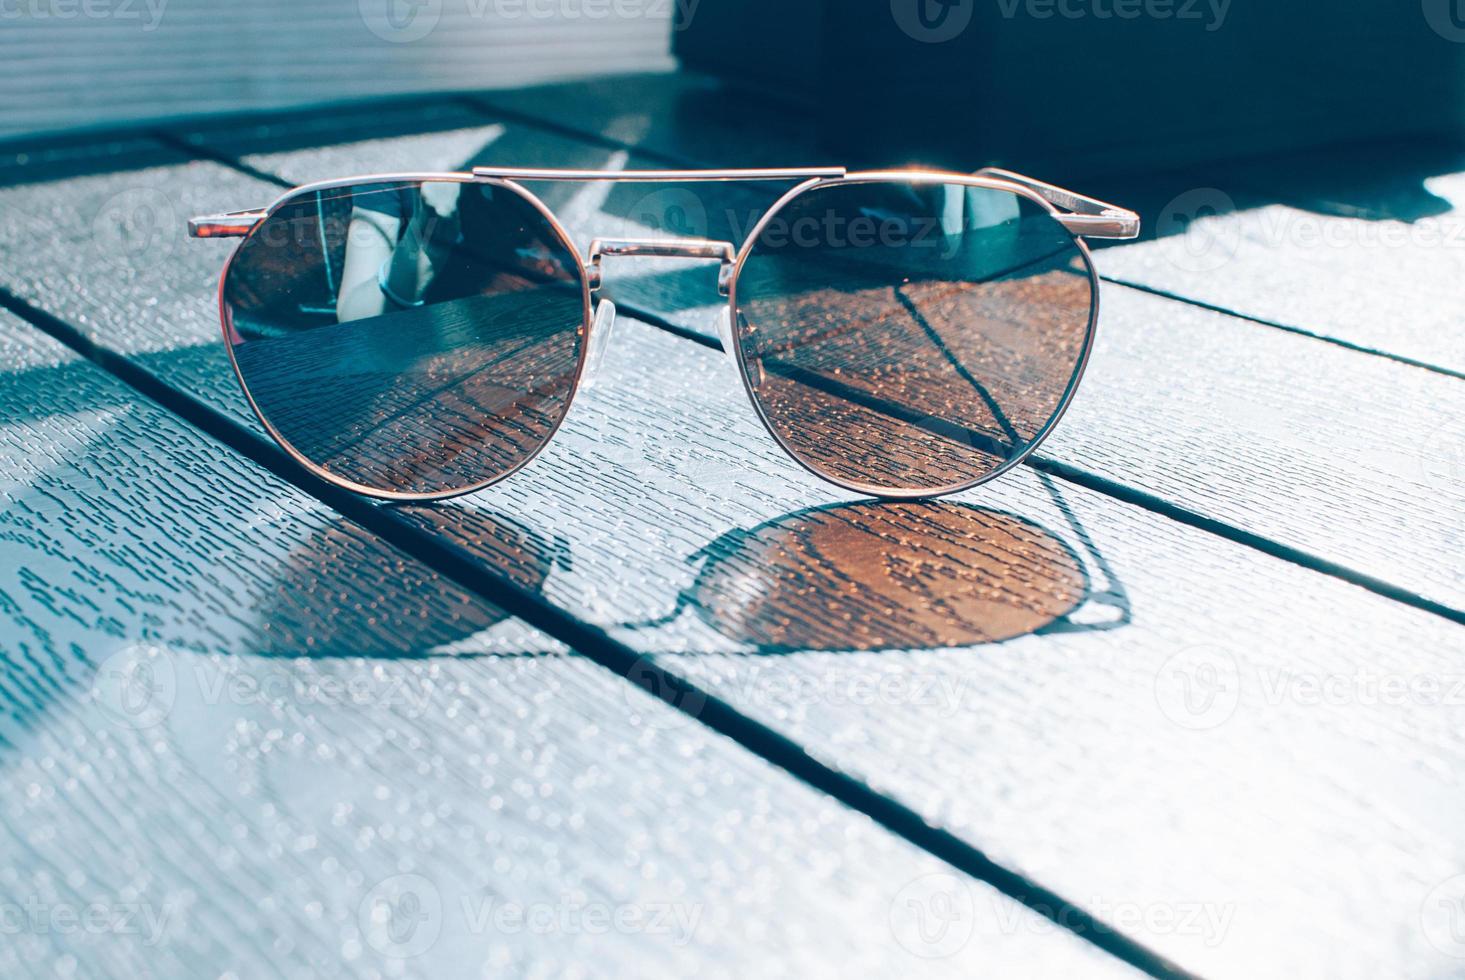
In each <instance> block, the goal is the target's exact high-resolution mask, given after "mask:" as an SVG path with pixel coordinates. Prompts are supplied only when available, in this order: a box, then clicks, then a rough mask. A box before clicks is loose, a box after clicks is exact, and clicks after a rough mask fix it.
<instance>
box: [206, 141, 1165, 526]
mask: <svg viewBox="0 0 1465 980" xmlns="http://www.w3.org/2000/svg"><path fill="white" fill-rule="evenodd" d="M522 181H569V182H608V181H614V182H626V183H712V182H736V181H761V182H772V181H790V182H797V183H796V184H795V186H794V187H792V188H791V189H790V190H789V191H788V192H787V193H785V194H784V195H783V196H782V197H780V198H779V199H778V200H777V201H776V202H775V203H774V204H773V206H772V207H770V208H769V209H768V210H767V211H766V212H765V213H764V215H763V217H762V219H761V220H760V221H759V222H758V224H757V225H755V226H754V228H753V230H752V231H751V232H750V233H749V234H748V236H747V239H746V240H745V241H744V242H743V245H742V248H741V249H738V248H737V247H736V246H734V244H733V243H732V242H727V241H717V240H713V239H700V238H596V239H594V240H593V241H591V243H590V249H589V253H588V257H586V258H581V255H580V250H579V248H578V247H577V246H576V245H575V243H574V241H573V240H572V239H571V237H570V235H569V233H568V232H567V231H566V229H565V227H564V225H563V224H562V223H561V222H560V220H559V218H557V217H556V216H555V214H554V213H553V212H552V211H551V210H550V209H549V208H548V207H547V206H546V205H545V204H544V202H543V201H541V200H540V199H539V198H538V197H537V196H536V195H535V194H534V193H533V192H532V191H530V190H529V189H528V188H526V187H524V186H523V184H522V183H521V182H522ZM420 182H448V183H474V184H487V185H492V186H496V187H502V188H504V189H505V190H506V191H508V192H510V193H514V194H517V195H519V196H520V197H522V198H523V199H524V200H525V201H527V202H528V203H529V204H530V205H531V206H533V207H534V209H535V210H536V211H538V212H539V214H540V215H541V216H542V217H543V218H544V220H545V222H546V224H547V225H548V226H549V227H550V229H551V230H552V231H553V232H554V234H555V236H556V237H557V238H558V239H559V241H560V242H561V244H563V245H564V246H565V249H566V250H567V251H568V252H569V253H570V254H571V255H574V256H575V260H576V270H577V272H578V274H579V277H580V287H581V298H582V305H583V309H584V318H583V323H582V327H581V330H582V331H583V340H582V342H581V344H580V356H579V361H578V363H577V364H576V368H575V377H574V380H573V383H572V386H571V389H570V396H569V400H568V401H567V403H566V405H565V411H564V412H563V413H562V414H561V416H560V418H559V420H558V421H557V422H556V423H555V425H554V427H553V428H552V429H551V430H550V432H549V433H548V434H547V435H546V437H545V439H544V440H543V442H542V443H541V444H540V445H539V446H538V447H537V448H536V449H535V450H534V451H533V452H532V453H530V454H529V455H528V456H527V457H526V458H525V459H523V460H521V461H520V462H519V463H518V464H517V465H515V466H514V467H512V468H511V469H509V470H507V471H505V472H503V473H499V474H496V475H494V476H492V477H490V478H488V479H485V480H482V481H480V482H478V483H475V484H472V485H469V486H465V487H459V488H453V489H450V490H443V491H435V492H429V493H405V492H399V491H391V490H382V489H380V488H377V487H370V486H366V485H364V484H360V483H356V482H355V481H352V480H347V479H345V478H343V477H341V476H340V475H338V474H335V473H332V472H330V471H329V470H327V469H325V468H324V467H322V466H320V465H318V464H316V463H314V462H312V461H311V460H309V459H307V458H306V457H305V456H303V455H302V454H301V453H300V452H298V451H297V450H296V449H295V447H294V446H292V445H291V444H290V442H289V440H287V439H286V438H285V437H284V436H283V435H282V434H281V433H280V432H279V431H278V430H277V429H276V428H275V427H274V425H273V424H272V423H271V422H270V420H269V419H268V418H266V417H265V414H264V412H262V411H261V410H260V407H259V405H258V404H256V402H255V400H254V396H253V395H251V394H250V391H249V385H248V384H247V383H246V382H245V380H244V375H243V372H242V371H241V370H240V368H239V362H238V360H237V359H236V357H235V354H234V344H233V343H232V342H231V337H232V336H233V335H234V329H233V323H232V317H231V315H230V312H229V308H228V305H227V304H226V302H225V298H224V289H225V285H226V283H227V282H228V279H229V270H230V268H231V267H232V266H233V264H234V260H235V258H237V257H238V255H239V248H237V247H236V248H235V250H234V251H233V252H232V253H231V254H230V256H229V258H228V260H227V261H226V262H225V263H224V269H223V271H222V273H221V274H220V276H219V289H218V303H219V319H220V324H221V326H222V328H223V334H224V346H225V349H226V350H227V351H228V354H229V363H230V365H231V366H232V367H233V369H234V375H235V377H236V379H237V380H238V381H239V386H240V388H241V389H243V391H244V396H245V399H246V400H247V401H248V402H249V407H250V408H251V409H252V410H253V412H254V414H255V416H256V417H257V418H258V419H259V421H260V423H261V424H262V425H263V426H264V428H265V431H266V432H268V433H269V435H270V437H271V438H273V439H274V440H275V442H277V443H278V444H279V445H280V447H281V448H282V449H283V450H284V451H285V452H286V453H287V454H288V455H289V456H290V458H292V459H293V460H295V462H296V463H297V464H299V465H300V466H301V467H303V468H304V469H306V470H307V471H309V472H310V473H312V474H314V475H315V476H317V477H319V478H320V479H322V480H325V481H326V482H328V483H331V484H333V485H335V486H338V487H341V488H344V489H346V490H350V491H352V492H354V493H358V494H361V495H363V496H368V497H375V498H377V499H381V500H390V501H396V502H403V503H427V502H433V501H439V500H447V499H449V498H452V497H458V496H462V495H464V494H469V493H474V492H476V491H478V490H482V489H484V488H485V487H488V486H492V485H493V484H495V483H498V482H500V481H502V480H506V479H508V478H509V477H511V476H513V475H514V474H515V473H517V472H519V471H520V470H521V469H523V468H524V467H525V466H528V465H529V464H530V463H531V462H533V461H534V459H535V458H536V457H538V455H539V454H540V453H541V452H543V451H544V449H545V448H546V447H547V446H548V445H549V444H550V442H552V441H553V439H554V437H555V435H556V434H557V433H558V431H559V427H560V425H561V424H563V422H564V419H565V418H566V417H567V416H568V415H569V412H570V409H571V408H572V407H573V403H574V399H575V396H576V394H577V393H578V392H579V391H580V390H581V388H584V387H589V386H591V385H592V384H593V380H594V378H593V376H594V373H595V367H596V365H597V362H598V360H599V357H600V355H601V354H602V352H603V350H604V347H605V340H606V338H607V337H608V335H609V333H610V331H611V328H612V326H613V324H614V321H615V304H614V303H612V302H611V301H609V300H606V299H602V300H600V301H599V303H596V302H595V298H594V297H595V293H597V292H598V291H599V290H600V288H601V284H602V274H601V263H602V260H603V259H604V258H606V257H607V256H641V257H659V258H684V259H698V260H712V259H716V260H719V261H720V262H721V269H720V270H719V274H718V291H719V293H720V294H721V295H723V296H726V297H727V301H728V302H727V307H726V308H725V309H724V310H723V311H722V316H721V322H720V324H719V337H720V339H721V342H722V347H723V351H724V352H725V353H726V354H727V355H728V356H729V358H731V360H732V361H733V363H734V364H735V365H736V367H737V371H738V376H739V378H741V379H742V383H743V388H744V390H745V391H746V392H747V394H748V398H749V400H750V401H751V402H752V403H753V407H754V409H755V410H756V411H757V413H758V418H759V419H760V421H762V423H763V426H764V428H765V429H767V430H768V433H769V434H770V435H771V436H772V437H773V439H774V441H775V442H777V443H778V445H779V446H780V448H782V449H783V451H784V452H785V453H786V454H787V455H788V456H789V457H790V458H792V459H793V460H794V461H795V462H797V463H798V464H799V465H800V466H802V467H803V468H804V469H806V470H808V471H809V472H810V473H812V474H813V475H815V476H817V477H818V478H819V479H821V480H824V481H825V482H827V483H832V484H834V485H835V486H838V487H841V488H843V489H846V490H851V491H854V492H856V493H861V494H867V495H869V496H873V497H876V498H879V499H884V500H922V499H929V498H933V497H942V496H946V495H948V494H952V493H958V492H960V491H963V490H968V489H971V488H972V487H975V486H979V485H981V484H983V483H986V482H988V481H989V480H995V479H996V478H997V477H999V476H1001V475H1002V474H1004V473H1006V472H1007V471H1008V470H1011V469H1012V468H1013V467H1015V466H1017V465H1019V464H1020V463H1022V461H1023V460H1024V459H1026V458H1027V457H1028V456H1029V455H1031V454H1032V452H1033V451H1034V450H1035V449H1037V447H1038V445H1039V444H1041V443H1042V442H1043V440H1044V439H1046V438H1047V437H1048V435H1049V433H1051V432H1052V431H1053V429H1054V428H1055V427H1056V426H1057V425H1058V422H1059V421H1060V420H1061V419H1062V418H1063V415H1064V413H1065V412H1066V411H1067V410H1068V406H1069V403H1070V402H1071V401H1072V400H1073V396H1074V393H1075V392H1076V391H1077V389H1078V385H1079V382H1080V381H1082V379H1083V375H1084V371H1085V370H1086V368H1087V367H1088V361H1089V355H1090V354H1091V353H1092V351H1093V346H1094V338H1095V333H1096V330H1097V327H1098V320H1099V278H1098V274H1097V272H1096V271H1095V270H1094V263H1093V258H1092V256H1091V255H1090V253H1089V249H1088V246H1087V244H1086V243H1085V241H1084V239H1086V238H1106V239H1132V238H1137V237H1138V236H1139V231H1140V219H1139V215H1138V214H1136V213H1135V212H1133V211H1130V210H1128V209H1126V208H1122V207H1119V206H1117V205H1113V204H1108V203H1106V202H1104V201H1100V200H1097V199H1095V198H1092V197H1087V196H1085V195H1083V194H1078V193H1075V192H1073V191H1070V190H1065V189H1064V188H1061V187H1056V186H1054V185H1052V184H1048V183H1044V182H1043V181H1040V180H1036V179H1034V178H1032V177H1027V176H1024V175H1022V174H1017V173H1013V172H1011V171H1008V170H1001V169H997V168H993V167H989V168H986V169H983V170H979V171H977V172H976V173H975V174H963V173H949V172H944V171H939V170H871V171H861V172H855V173H852V172H850V171H848V170H846V169H845V168H843V167H806V168H775V169H733V170H537V169H524V168H515V167H475V168H473V170H472V171H471V172H456V171H455V172H446V173H389V174H368V175H364V176H357V177H346V178H338V179H333V180H324V181H317V182H315V183H310V184H303V185H301V186H299V187H295V188H293V189H291V190H289V191H286V192H285V193H284V194H282V195H281V196H280V197H279V198H277V199H276V200H275V201H274V202H273V203H272V204H270V206H269V207H267V208H265V209H263V210H249V211H233V212H229V213H227V214H215V215H206V216H202V217H197V218H193V219H191V220H190V221H189V222H188V233H189V235H191V236H192V237H194V238H248V237H249V236H250V235H251V234H253V233H254V231H255V230H256V229H257V228H259V227H261V226H262V225H263V224H264V222H265V221H266V219H268V218H269V217H270V216H271V215H273V214H274V213H275V212H276V211H278V210H279V209H280V208H282V207H284V206H285V205H286V204H288V203H290V202H291V201H294V200H295V199H297V198H299V197H301V196H303V195H306V194H312V193H315V192H318V191H325V190H332V189H336V188H341V187H352V186H356V185H361V184H383V183H420ZM854 183H911V184H960V185H963V186H967V187H983V188H988V189H992V190H1003V191H1009V192H1011V193H1014V194H1016V195H1018V196H1020V197H1023V198H1026V199H1027V200H1029V201H1031V202H1033V203H1034V204H1036V205H1037V206H1038V207H1040V208H1042V209H1043V210H1045V211H1046V212H1047V213H1048V214H1049V215H1051V216H1052V217H1053V218H1054V220H1056V221H1057V222H1058V224H1060V225H1061V226H1062V227H1063V228H1064V229H1065V230H1066V231H1067V232H1068V233H1069V234H1070V235H1071V236H1072V237H1073V241H1074V244H1075V246H1076V247H1077V249H1078V252H1079V254H1080V255H1081V256H1082V257H1083V261H1084V266H1085V268H1086V269H1087V271H1088V277H1089V284H1090V291H1091V295H1092V297H1093V299H1092V302H1091V303H1090V307H1089V322H1088V326H1087V330H1086V333H1085V337H1084V344H1083V350H1082V352H1081V355H1080V358H1079V363H1078V366H1077V369H1076V370H1075V371H1074V374H1073V378H1072V379H1071V381H1070V382H1069V385H1068V387H1067V389H1066V390H1065V391H1064V394H1063V397H1062V400H1061V401H1060V402H1059V404H1058V408H1057V410H1056V411H1055V412H1054V413H1053V416H1052V418H1051V419H1049V420H1048V423H1047V424H1046V425H1045V426H1044V427H1043V428H1042V430H1041V431H1040V432H1039V433H1038V434H1037V435H1036V436H1035V437H1034V438H1033V439H1031V440H1029V441H1028V443H1027V445H1026V446H1024V447H1023V450H1022V452H1020V453H1018V454H1017V455H1015V456H1013V457H1011V458H1009V459H1008V460H1006V461H1005V462H1004V463H1003V464H1002V465H1001V466H999V467H997V468H996V469H993V470H992V471H990V472H988V473H985V474H983V475H982V476H980V477H978V478H976V479H973V480H968V481H965V482H962V483H959V484H953V485H951V486H946V487H937V488H927V489H920V490H898V489H891V488H888V487H875V486H870V485H863V484H860V483H857V482H853V481H849V480H844V479H840V478H837V477H834V476H832V475H830V474H827V473H822V472H820V471H819V470H817V469H815V468H814V467H813V466H811V465H810V464H809V463H808V462H806V461H805V460H804V459H803V458H801V457H800V456H799V455H798V453H796V452H794V451H793V449H791V448H790V447H789V445H788V444H787V443H786V442H785V441H784V439H783V438H782V437H781V436H780V435H779V434H778V430H777V428H776V427H775V426H774V425H773V423H772V422H771V421H770V420H769V419H768V417H767V415H766V414H765V412H764V410H763V407H762V405H760V404H759V403H758V399H757V397H756V396H755V395H754V393H753V388H752V383H751V381H750V379H749V375H748V371H747V369H746V361H745V358H744V355H743V350H742V345H740V344H738V343H736V342H735V337H734V330H733V324H734V323H736V321H737V283H738V277H739V275H740V274H741V273H742V270H743V266H744V264H745V263H746V262H747V260H748V257H749V256H750V255H751V254H752V251H753V247H754V245H755V244H756V243H757V242H758V240H759V237H760V236H761V234H762V233H763V231H764V229H766V228H767V227H768V225H769V223H770V222H772V221H773V220H774V219H775V218H776V217H777V216H778V214H779V213H780V212H781V211H782V210H783V209H784V208H785V207H787V206H788V204H789V203H790V202H791V201H793V200H794V199H795V198H798V197H800V196H802V195H803V194H806V193H808V192H809V191H811V190H814V189H817V188H822V187H828V186H831V185H835V184H854ZM241 244H242V243H241ZM587 371H588V373H589V375H590V376H589V377H587Z"/></svg>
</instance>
